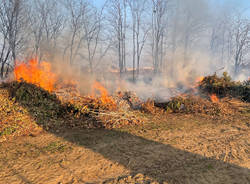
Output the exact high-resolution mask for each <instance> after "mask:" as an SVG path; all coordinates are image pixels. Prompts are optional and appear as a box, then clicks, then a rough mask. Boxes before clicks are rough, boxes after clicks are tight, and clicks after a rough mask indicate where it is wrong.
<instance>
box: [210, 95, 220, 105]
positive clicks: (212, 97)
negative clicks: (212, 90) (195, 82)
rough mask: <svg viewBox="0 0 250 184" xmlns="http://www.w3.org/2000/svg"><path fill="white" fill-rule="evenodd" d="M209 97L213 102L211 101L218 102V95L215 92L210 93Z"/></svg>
mask: <svg viewBox="0 0 250 184" xmlns="http://www.w3.org/2000/svg"><path fill="white" fill-rule="evenodd" d="M209 97H210V100H211V101H212V102H213V103H218V102H219V99H218V97H217V96H216V94H212V95H210V96H209Z"/></svg>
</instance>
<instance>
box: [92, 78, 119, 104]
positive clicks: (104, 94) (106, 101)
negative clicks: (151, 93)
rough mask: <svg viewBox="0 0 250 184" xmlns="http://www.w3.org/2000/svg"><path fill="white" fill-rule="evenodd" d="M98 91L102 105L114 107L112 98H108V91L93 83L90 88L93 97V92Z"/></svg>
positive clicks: (99, 84) (97, 83)
mask: <svg viewBox="0 0 250 184" xmlns="http://www.w3.org/2000/svg"><path fill="white" fill-rule="evenodd" d="M96 90H97V91H98V92H99V93H100V95H101V97H100V100H101V102H102V103H103V104H108V105H110V106H111V108H115V107H116V103H115V101H114V99H113V98H112V97H110V96H109V94H108V90H107V89H106V88H105V87H103V86H102V84H101V83H99V82H97V81H95V82H94V83H93V86H92V95H95V91H96Z"/></svg>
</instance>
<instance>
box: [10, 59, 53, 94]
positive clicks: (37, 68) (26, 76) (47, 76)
mask: <svg viewBox="0 0 250 184" xmlns="http://www.w3.org/2000/svg"><path fill="white" fill-rule="evenodd" d="M14 75H15V79H16V80H17V81H21V80H24V81H26V82H29V83H32V84H35V85H37V86H39V87H42V88H44V89H46V90H48V91H53V89H54V84H55V81H56V76H55V74H54V73H52V72H51V65H50V63H48V62H45V61H43V62H41V63H39V62H38V60H37V59H31V60H29V62H28V63H24V62H19V63H17V65H16V67H15V69H14Z"/></svg>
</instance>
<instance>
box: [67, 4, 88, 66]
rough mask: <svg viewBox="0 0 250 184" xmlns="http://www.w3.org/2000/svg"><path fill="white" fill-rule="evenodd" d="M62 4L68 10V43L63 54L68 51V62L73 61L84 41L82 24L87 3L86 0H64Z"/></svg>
mask: <svg viewBox="0 0 250 184" xmlns="http://www.w3.org/2000/svg"><path fill="white" fill-rule="evenodd" d="M64 5H65V7H66V11H67V12H68V29H69V30H68V33H67V34H69V37H70V40H69V44H67V45H66V47H65V49H64V55H66V53H67V52H68V51H69V62H70V63H71V64H73V63H74V60H75V58H76V56H77V55H78V54H79V51H80V49H81V48H82V46H83V42H84V39H85V38H84V30H83V27H82V24H83V22H84V17H85V14H86V12H87V11H88V6H89V3H88V2H87V1H86V0H80V1H78V0H65V2H64Z"/></svg>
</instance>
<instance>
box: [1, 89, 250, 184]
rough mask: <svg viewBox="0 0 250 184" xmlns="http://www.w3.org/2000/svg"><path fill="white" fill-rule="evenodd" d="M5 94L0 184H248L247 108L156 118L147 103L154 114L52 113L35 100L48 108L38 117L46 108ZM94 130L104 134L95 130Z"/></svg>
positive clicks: (230, 102)
mask: <svg viewBox="0 0 250 184" xmlns="http://www.w3.org/2000/svg"><path fill="white" fill-rule="evenodd" d="M19 89H20V88H19ZM35 89H36V88H35ZM30 90H33V88H31V89H30ZM9 92H10V91H9V89H8V88H6V87H2V88H0V109H1V111H0V122H1V123H0V132H1V133H0V139H1V144H0V183H7V184H8V183H11V184H12V183H48V184H49V183H59V182H61V183H112V184H118V183H163V182H165V183H169V184H178V183H242V184H244V183H246V184H248V183H249V182H250V162H249V160H250V158H249V155H250V152H249V150H250V146H249V145H250V142H249V140H250V104H249V103H244V102H242V101H240V100H237V99H231V98H224V99H221V100H220V102H218V103H217V104H213V103H211V102H209V103H208V104H206V107H208V106H209V105H211V106H212V107H215V106H216V108H219V109H220V112H219V114H213V115H212V114H210V113H204V112H197V111H193V112H188V113H187V112H185V111H182V112H175V113H170V112H168V113H164V112H162V109H158V108H155V106H154V105H152V103H149V104H148V106H149V107H148V108H152V111H153V112H154V113H148V112H150V111H148V112H146V113H145V112H141V111H135V110H126V111H122V110H115V111H108V110H105V108H104V109H102V108H90V106H92V105H93V103H94V102H93V101H92V102H91V103H90V101H91V99H88V100H90V101H88V100H86V99H87V98H85V99H84V98H83V99H80V100H79V98H76V99H75V101H74V102H71V104H70V105H68V104H67V103H66V102H62V101H61V100H59V101H57V100H56V102H58V103H59V104H57V105H58V106H57V107H59V108H62V109H59V110H60V111H58V109H55V107H56V106H54V105H55V104H53V103H55V102H54V100H55V99H57V98H50V97H49V98H47V99H50V101H48V100H47V101H46V100H45V101H44V98H41V100H39V99H40V98H38V102H39V103H47V105H48V104H51V103H52V102H53V103H52V104H51V106H50V107H49V108H47V109H46V108H42V109H41V107H46V105H41V104H40V105H41V106H39V103H37V102H32V101H28V102H27V101H26V100H25V103H22V100H20V99H19V100H18V99H17V98H13V97H14V96H13V95H11V93H9ZM31 94H33V95H34V94H35V95H36V94H37V95H36V96H38V97H39V96H40V92H39V91H37V93H31ZM41 94H42V96H44V95H45V94H46V93H45V94H44V93H43V92H42V93H41ZM46 95H47V94H46ZM26 97H27V98H30V97H32V95H31V96H26ZM32 98H33V97H32ZM34 99H37V98H33V100H34ZM51 99H52V100H51ZM81 100H82V101H81ZM92 100H94V99H92ZM84 101H85V102H84ZM87 102H88V103H87ZM60 103H61V104H60ZM196 103H197V108H195V109H199V108H200V107H198V106H199V103H200V102H199V103H198V102H196ZM202 103H203V102H202ZM204 103H207V101H205V102H204ZM32 104H33V105H32ZM34 104H36V105H34ZM64 104H67V105H64ZM81 104H85V105H87V106H82V105H81ZM99 105H100V104H99ZM83 107H85V109H84V108H83ZM195 107H196V106H195ZM80 108H83V109H80ZM193 108H194V107H193ZM51 109H52V111H54V112H59V114H57V115H56V116H55V113H54V114H53V113H52V114H51V111H50V110H51ZM62 110H63V111H62ZM158 110H159V111H158ZM47 111H50V112H48V113H46V112H47ZM74 111H75V112H74ZM87 112H88V113H87ZM158 112H162V113H158ZM138 119H139V120H140V122H138V121H137V120H138ZM98 121H99V122H98ZM133 121H134V122H133ZM95 123H97V124H95ZM100 123H101V124H102V125H103V126H102V127H103V128H106V129H103V128H101V129H100V128H96V127H98V125H100ZM105 123H106V124H105ZM52 125H53V126H52ZM71 125H75V126H71ZM82 125H84V126H82ZM90 125H96V126H93V127H95V129H89V127H90ZM138 125H140V126H138ZM69 127H71V128H69ZM22 135H25V136H22ZM27 135H28V136H27ZM20 136H22V137H20Z"/></svg>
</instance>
